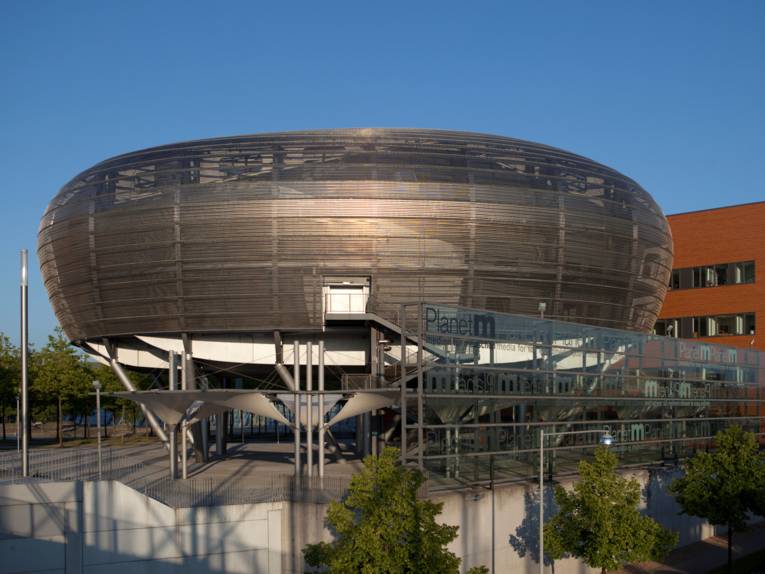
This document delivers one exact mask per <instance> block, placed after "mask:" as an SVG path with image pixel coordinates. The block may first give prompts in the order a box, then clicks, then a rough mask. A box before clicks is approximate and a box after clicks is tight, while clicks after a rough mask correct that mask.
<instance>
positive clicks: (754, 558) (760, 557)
mask: <svg viewBox="0 0 765 574" xmlns="http://www.w3.org/2000/svg"><path fill="white" fill-rule="evenodd" d="M727 572H728V566H727V564H726V565H725V566H720V567H719V568H715V569H714V570H710V571H709V574H727ZM752 572H765V550H758V551H757V552H753V553H752V554H747V555H746V556H742V557H741V558H739V559H738V560H734V561H733V574H751V573H752Z"/></svg>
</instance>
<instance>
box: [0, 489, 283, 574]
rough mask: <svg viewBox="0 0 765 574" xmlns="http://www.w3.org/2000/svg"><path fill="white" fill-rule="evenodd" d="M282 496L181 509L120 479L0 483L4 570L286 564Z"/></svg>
mask: <svg viewBox="0 0 765 574" xmlns="http://www.w3.org/2000/svg"><path fill="white" fill-rule="evenodd" d="M281 520H282V507H281V504H278V503H277V504H257V505H232V506H220V507H212V508H191V509H178V510H173V509H172V508H169V507H167V506H165V505H164V504H161V503H159V502H157V501H155V500H153V499H150V498H147V497H145V496H144V495H142V494H140V493H138V492H136V491H135V490H133V489H131V488H129V487H127V486H125V485H123V484H121V483H119V482H85V483H83V482H68V483H32V484H19V485H3V486H0V572H2V573H8V574H10V573H14V574H19V573H22V572H48V573H51V574H52V573H62V574H63V573H65V572H66V573H67V574H73V573H77V574H80V573H83V574H107V573H108V574H117V573H119V574H123V573H125V574H128V573H139V572H140V573H147V574H166V573H167V574H170V573H173V574H175V573H178V574H180V573H181V572H183V573H194V572H199V573H200V574H201V573H208V572H220V573H224V572H225V573H232V574H233V573H245V572H246V573H253V572H257V573H261V572H263V573H268V574H280V573H281V572H282V548H281V542H282V540H281V531H282V526H281Z"/></svg>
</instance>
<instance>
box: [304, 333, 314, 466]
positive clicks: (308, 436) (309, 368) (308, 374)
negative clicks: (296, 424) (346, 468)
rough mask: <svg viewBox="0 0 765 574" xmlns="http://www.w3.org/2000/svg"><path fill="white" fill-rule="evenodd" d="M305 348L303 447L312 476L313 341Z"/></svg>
mask: <svg viewBox="0 0 765 574" xmlns="http://www.w3.org/2000/svg"><path fill="white" fill-rule="evenodd" d="M305 349H306V357H307V359H306V371H305V390H306V391H308V394H307V395H306V397H307V404H308V412H307V413H306V429H305V448H306V454H307V460H306V465H307V467H308V476H309V477H311V476H313V343H311V341H308V342H307V343H306V344H305Z"/></svg>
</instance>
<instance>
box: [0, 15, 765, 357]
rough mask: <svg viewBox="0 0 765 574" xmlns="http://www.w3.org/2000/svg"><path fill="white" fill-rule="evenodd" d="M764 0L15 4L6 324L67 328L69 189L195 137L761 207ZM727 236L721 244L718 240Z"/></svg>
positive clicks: (3, 103)
mask: <svg viewBox="0 0 765 574" xmlns="http://www.w3.org/2000/svg"><path fill="white" fill-rule="evenodd" d="M763 30H765V2H763V1H762V0H750V1H735V2H721V1H715V2H706V1H698V0H693V1H674V0H673V1H671V2H660V1H658V0H657V1H645V2H622V1H615V0H606V1H591V0H587V1H585V2H571V1H569V0H566V1H560V2H552V1H541V0H540V1H528V2H508V1H502V2H478V1H475V2H464V1H463V2H455V3H449V2H446V1H439V2H430V3H425V2H415V1H413V0H409V1H408V2H401V3H398V2H392V1H385V2H374V3H373V2H358V1H356V2H331V1H329V0H327V1H325V2H304V3H299V2H255V1H248V2H238V1H231V0H229V1H226V2H213V1H209V2H190V1H177V2H171V1H137V0H131V1H130V2H118V1H106V2H105V1H103V0H98V1H93V2H80V1H76V0H71V1H67V2H53V1H50V2H45V1H28V0H5V1H3V2H1V3H0V170H1V171H2V188H1V189H2V191H1V193H2V199H3V209H2V210H1V213H0V218H2V219H1V220H0V229H1V230H2V231H1V232H0V233H1V235H0V238H1V242H0V246H1V249H0V274H1V277H2V281H1V282H0V286H1V287H0V289H1V290H0V299H1V300H2V301H3V303H2V307H0V331H3V332H5V333H8V334H10V335H11V336H12V338H13V339H14V340H18V251H19V249H21V248H22V247H27V248H29V249H30V252H31V253H30V259H31V262H32V274H31V287H30V304H31V311H32V316H31V319H30V336H31V340H32V341H33V342H35V343H36V344H37V345H39V344H41V343H42V342H44V341H45V338H46V335H47V334H48V333H49V332H50V331H51V330H52V329H53V327H54V325H55V318H54V316H53V313H52V311H51V309H50V305H49V303H48V300H47V295H46V294H45V290H44V288H43V286H42V285H41V282H40V276H39V272H38V266H37V257H36V251H35V250H36V234H37V226H38V223H39V220H40V216H41V215H42V213H43V210H44V209H45V206H46V204H47V203H48V201H49V200H50V199H51V198H52V197H53V196H54V195H55V193H56V192H57V191H58V189H59V188H60V187H61V185H63V184H64V183H65V182H66V181H68V180H69V179H70V178H71V177H72V176H74V175H75V174H76V173H78V172H79V171H81V170H83V169H85V168H87V167H88V166H90V165H92V164H94V163H96V162H98V161H100V160H102V159H105V158H107V157H110V156H113V155H115V154H120V153H123V152H127V151H132V150H136V149H139V148H143V147H149V146H153V145H159V144H164V143H170V142H176V141H182V140H186V139H195V138H205V137H211V136H219V135H234V134H244V133H253V132H260V131H275V130H295V129H307V128H328V127H359V126H407V127H433V128H446V129H459V130H473V131H481V132H490V133H496V134H501V135H507V136H514V137H519V138H525V139H529V140H534V141H539V142H543V143H546V144H550V145H554V146H558V147H562V148H564V149H568V150H571V151H573V152H576V153H580V154H582V155H585V156H589V157H591V158H593V159H595V160H598V161H601V162H603V163H606V164H608V165H610V166H612V167H614V168H616V169H618V170H620V171H622V172H623V173H625V174H627V175H629V176H631V177H633V178H634V179H636V180H637V181H638V182H640V183H641V184H642V185H643V187H645V188H646V189H647V190H648V191H649V192H650V193H651V194H652V195H653V196H654V197H655V198H656V199H657V201H658V202H659V204H660V205H662V207H663V209H664V211H665V212H666V213H675V212H679V211H689V210H694V209H702V208H709V207H717V206H721V205H728V204H734V203H744V202H750V201H758V200H762V199H765V160H764V159H763V158H764V157H765V153H764V152H765V33H763ZM723 239H724V238H721V240H723Z"/></svg>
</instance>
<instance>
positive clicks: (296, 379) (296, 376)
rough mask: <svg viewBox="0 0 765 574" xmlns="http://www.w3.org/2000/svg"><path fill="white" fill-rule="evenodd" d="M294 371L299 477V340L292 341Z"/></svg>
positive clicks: (297, 470)
mask: <svg viewBox="0 0 765 574" xmlns="http://www.w3.org/2000/svg"><path fill="white" fill-rule="evenodd" d="M293 349H294V350H293V355H294V363H295V367H294V372H293V374H292V379H293V380H294V382H295V395H294V396H295V409H294V413H293V414H294V415H295V429H294V433H295V477H297V478H298V479H300V474H301V471H300V342H299V341H295V342H294V343H293Z"/></svg>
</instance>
